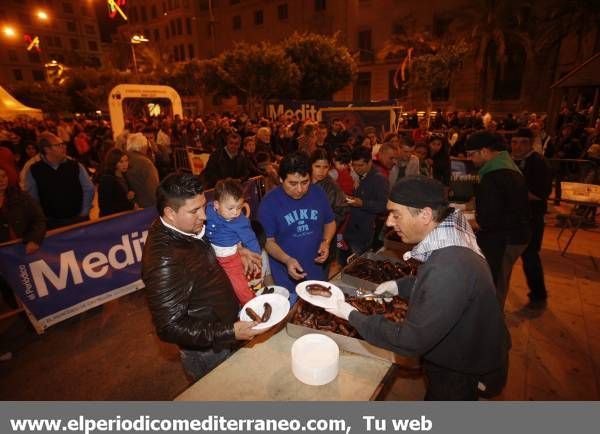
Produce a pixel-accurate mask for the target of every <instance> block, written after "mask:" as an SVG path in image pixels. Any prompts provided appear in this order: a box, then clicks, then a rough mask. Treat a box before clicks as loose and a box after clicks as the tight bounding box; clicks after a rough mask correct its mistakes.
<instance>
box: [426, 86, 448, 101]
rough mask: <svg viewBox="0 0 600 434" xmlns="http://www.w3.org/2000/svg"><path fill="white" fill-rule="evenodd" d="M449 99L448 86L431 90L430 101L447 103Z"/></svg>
mask: <svg viewBox="0 0 600 434" xmlns="http://www.w3.org/2000/svg"><path fill="white" fill-rule="evenodd" d="M449 99H450V86H446V87H436V88H433V89H431V101H448V100H449Z"/></svg>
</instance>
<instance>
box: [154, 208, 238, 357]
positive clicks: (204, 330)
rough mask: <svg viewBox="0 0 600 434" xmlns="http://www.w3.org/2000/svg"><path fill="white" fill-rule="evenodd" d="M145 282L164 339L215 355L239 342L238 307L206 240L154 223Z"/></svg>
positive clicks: (160, 336) (231, 289)
mask: <svg viewBox="0 0 600 434" xmlns="http://www.w3.org/2000/svg"><path fill="white" fill-rule="evenodd" d="M142 280H143V281H144V284H145V285H146V289H145V291H146V296H147V299H148V305H149V307H150V312H151V313H152V321H153V322H154V325H155V327H156V331H157V334H158V337H159V338H160V339H161V340H163V341H166V342H171V343H175V344H177V345H179V346H180V347H182V348H185V349H192V350H193V349H208V348H210V347H212V348H214V349H215V350H216V351H220V350H221V349H223V348H228V347H230V346H231V345H232V344H233V343H234V342H235V333H234V330H233V323H234V322H235V321H237V315H238V311H239V308H240V306H239V304H238V301H237V298H236V297H235V293H234V292H233V288H232V287H231V283H230V282H229V279H228V278H227V275H226V274H225V272H224V271H223V269H222V268H221V267H220V265H219V264H218V262H217V258H216V256H215V254H214V252H213V250H212V248H211V247H210V244H209V243H208V242H207V241H205V240H199V239H196V238H193V237H190V236H186V235H184V234H181V233H179V232H176V231H174V230H172V229H169V228H167V227H166V226H164V225H163V224H162V222H161V221H160V219H156V220H155V221H154V223H152V226H151V227H150V230H149V232H148V237H147V239H146V243H145V245H144V254H143V257H142Z"/></svg>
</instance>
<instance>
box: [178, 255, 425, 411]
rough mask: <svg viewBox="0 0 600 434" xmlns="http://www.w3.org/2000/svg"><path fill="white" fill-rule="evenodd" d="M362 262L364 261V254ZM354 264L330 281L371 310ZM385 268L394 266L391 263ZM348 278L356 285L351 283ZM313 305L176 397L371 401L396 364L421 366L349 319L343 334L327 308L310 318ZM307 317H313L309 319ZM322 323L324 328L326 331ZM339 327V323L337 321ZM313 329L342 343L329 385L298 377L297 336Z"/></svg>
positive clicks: (394, 259)
mask: <svg viewBox="0 0 600 434" xmlns="http://www.w3.org/2000/svg"><path fill="white" fill-rule="evenodd" d="M371 255H372V254H371ZM369 257H372V256H369ZM377 258H378V259H383V261H382V263H383V262H384V261H385V263H386V264H388V263H394V264H396V263H399V262H400V260H399V259H398V254H397V253H396V252H392V251H389V250H388V251H386V250H385V249H384V250H383V251H380V252H378V256H377ZM359 260H362V261H363V262H362V263H363V264H364V258H363V257H361V258H359ZM357 264H360V263H358V262H357ZM404 265H406V264H404ZM350 267H352V264H350V265H349V266H347V267H346V268H345V269H344V270H343V271H342V273H339V274H338V275H336V276H334V278H333V279H331V281H330V282H329V283H330V284H332V285H334V286H335V287H337V288H340V289H342V290H343V292H344V293H345V294H346V299H347V300H349V299H350V300H351V301H352V302H353V303H354V302H356V303H359V304H357V306H359V308H360V309H369V303H368V302H364V301H363V300H356V297H355V295H356V289H357V286H356V285H357V284H360V280H359V279H357V278H356V276H352V275H351V274H349V273H348V270H349V269H350ZM386 267H387V268H389V267H390V265H386ZM355 268H356V265H355ZM350 272H351V270H350ZM348 281H350V282H352V283H351V284H349V283H348ZM349 296H350V297H349ZM370 301H372V303H373V305H372V306H375V305H377V306H381V305H380V304H379V303H377V302H376V301H373V300H370ZM349 302H350V301H349ZM396 304H397V305H398V303H396ZM372 306H371V309H372V308H373V307H372ZM311 308H314V306H311V305H310V304H309V303H306V302H305V301H304V300H299V301H298V303H296V304H295V305H294V307H293V308H292V310H291V311H290V312H289V314H288V315H287V317H286V319H285V320H283V321H282V322H281V323H279V324H278V325H277V326H275V327H273V329H271V330H269V331H268V332H267V333H265V334H262V335H259V336H257V337H255V338H254V339H253V340H251V341H249V342H248V343H247V344H246V345H244V346H243V347H242V348H240V349H239V350H238V351H236V352H235V353H234V354H232V355H231V357H229V358H228V359H227V360H226V361H224V362H223V363H222V364H221V365H219V366H218V367H216V368H215V369H214V370H212V371H211V372H210V373H209V374H207V375H206V376H204V377H203V378H201V379H200V380H199V381H197V382H196V383H195V384H193V385H192V386H191V387H190V388H188V389H187V390H185V391H184V392H183V393H182V394H181V395H179V396H178V397H177V398H176V400H180V401H204V400H209V401H237V400H251V401H261V400H267V401H280V400H284V401H296V400H299V401H310V400H318V401H328V400H333V401H351V400H359V401H360V400H371V399H376V398H377V396H378V394H379V392H380V391H381V389H382V387H383V386H384V384H385V383H386V382H387V381H388V380H390V379H393V377H394V364H400V365H403V366H407V367H417V366H418V361H417V360H416V359H413V358H404V357H400V356H398V355H396V354H394V353H392V352H390V351H387V350H384V349H381V348H378V347H375V346H372V345H370V344H368V343H367V342H365V341H364V340H363V339H362V338H360V336H358V335H357V334H356V333H355V331H354V330H353V329H352V328H351V327H350V326H349V325H348V324H347V323H346V325H345V326H344V325H343V324H342V327H343V328H344V330H345V332H346V333H347V334H348V335H343V334H341V333H340V329H339V328H336V326H335V325H334V324H333V325H330V324H328V322H333V321H334V320H333V317H332V318H328V317H327V315H329V314H327V313H326V312H324V311H322V310H321V312H320V314H319V315H318V316H317V317H314V315H313V316H310V315H311V311H310V309H311ZM378 309H381V307H379V308H378ZM405 309H406V305H405V304H404V305H403V306H402V308H401V309H400V310H397V311H396V314H397V316H398V320H400V316H401V315H400V314H401V312H405ZM388 311H389V312H388V314H390V315H393V314H394V312H393V307H392V304H390V305H389V306H388ZM307 316H309V317H310V318H309V319H308V320H307ZM340 321H342V322H343V320H340ZM319 324H320V325H322V326H323V328H322V329H321V326H319ZM337 327H340V325H339V324H338V325H337ZM348 328H349V329H350V330H348ZM308 333H318V334H323V335H326V336H329V337H331V338H332V339H333V340H334V341H335V342H336V344H337V345H338V347H339V350H340V351H339V366H338V374H337V376H336V377H335V379H334V380H333V381H331V382H329V383H328V384H324V385H320V386H310V385H307V384H304V383H303V382H301V381H299V380H298V379H297V378H296V377H295V375H294V373H293V372H292V355H291V352H292V346H293V345H294V342H295V341H296V340H297V338H299V337H301V336H304V335H306V334H308Z"/></svg>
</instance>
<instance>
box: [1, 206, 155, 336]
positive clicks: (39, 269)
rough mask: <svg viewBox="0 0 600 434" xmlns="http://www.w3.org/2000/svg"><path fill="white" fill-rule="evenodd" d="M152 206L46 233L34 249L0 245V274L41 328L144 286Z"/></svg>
mask: <svg viewBox="0 0 600 434" xmlns="http://www.w3.org/2000/svg"><path fill="white" fill-rule="evenodd" d="M156 216H157V213H156V210H155V209H153V208H148V209H145V210H142V211H137V212H133V213H129V214H125V215H121V216H117V217H114V218H108V219H103V220H100V221H97V222H94V223H90V224H88V225H84V226H80V227H75V228H73V229H68V230H66V231H64V232H59V233H57V234H54V235H48V236H47V237H46V238H45V239H44V242H43V243H42V247H41V248H40V250H39V251H37V252H36V253H34V254H32V255H25V251H24V245H23V244H22V243H16V244H10V245H7V246H4V247H2V248H0V272H1V273H2V275H3V277H4V278H5V279H6V280H7V282H8V283H9V284H10V286H11V287H12V288H13V289H14V291H15V293H16V295H17V296H18V297H19V299H20V300H21V301H22V302H23V304H24V305H25V307H26V308H27V309H28V310H29V312H30V313H31V314H32V315H33V316H34V317H35V319H36V320H37V322H38V323H39V325H40V326H41V328H46V327H49V326H51V325H52V324H56V323H58V322H60V321H62V320H64V319H67V318H69V317H72V316H74V315H76V314H78V313H80V312H83V311H85V310H88V309H91V308H93V307H95V306H99V305H101V304H103V303H106V302H107V301H109V300H112V299H114V298H118V297H120V296H122V295H124V294H127V293H130V292H133V291H136V290H138V289H140V288H142V287H143V283H142V281H141V278H140V270H141V263H140V262H141V259H142V250H143V247H144V242H145V240H146V236H147V234H148V228H149V226H150V224H151V222H152V221H153V220H154V219H155V218H156Z"/></svg>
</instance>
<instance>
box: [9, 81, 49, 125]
mask: <svg viewBox="0 0 600 434" xmlns="http://www.w3.org/2000/svg"><path fill="white" fill-rule="evenodd" d="M21 116H29V117H31V118H35V119H40V120H41V119H43V114H42V111H41V110H40V109H36V108H31V107H27V106H26V105H23V104H21V103H20V102H19V101H17V100H16V99H15V98H13V96H12V95H11V94H9V93H8V92H7V91H6V90H4V88H3V87H2V86H0V119H3V120H9V121H10V120H13V119H16V118H18V117H21Z"/></svg>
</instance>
